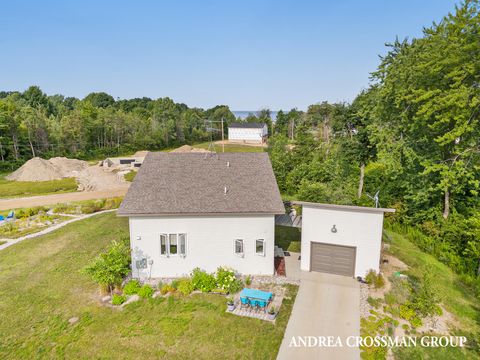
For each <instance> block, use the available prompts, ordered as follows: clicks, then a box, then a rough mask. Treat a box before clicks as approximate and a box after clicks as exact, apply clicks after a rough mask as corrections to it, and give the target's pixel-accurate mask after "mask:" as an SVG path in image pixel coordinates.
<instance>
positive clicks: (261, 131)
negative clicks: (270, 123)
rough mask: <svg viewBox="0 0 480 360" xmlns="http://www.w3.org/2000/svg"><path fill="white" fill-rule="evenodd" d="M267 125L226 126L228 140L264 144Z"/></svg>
mask: <svg viewBox="0 0 480 360" xmlns="http://www.w3.org/2000/svg"><path fill="white" fill-rule="evenodd" d="M267 137H268V127H267V124H260V123H232V124H230V125H229V126H228V140H229V141H241V142H256V143H264V142H266V141H267Z"/></svg>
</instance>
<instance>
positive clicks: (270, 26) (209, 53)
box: [0, 0, 456, 110]
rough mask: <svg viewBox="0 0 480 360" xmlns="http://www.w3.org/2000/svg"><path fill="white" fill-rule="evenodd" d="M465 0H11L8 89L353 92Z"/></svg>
mask: <svg viewBox="0 0 480 360" xmlns="http://www.w3.org/2000/svg"><path fill="white" fill-rule="evenodd" d="M455 3H456V2H455V1H446V0H422V1H418V0H401V1H400V0H397V1H392V0H371V1H368V0H363V1H360V0H357V1H353V0H350V1H302V0H299V1H282V0H275V1H261V0H257V1H228V0H224V1H168V2H167V1H143V0H139V1H123V0H117V1H101V0H98V1H90V0H88V1H65V0H64V1H33V0H31V1H22V0H2V20H1V22H0V90H24V89H26V88H27V87H28V86H29V85H39V86H40V87H41V88H42V89H43V90H44V91H45V92H47V93H48V94H56V93H61V94H65V95H67V96H76V97H84V96H85V95H86V94H88V93H89V92H92V91H105V92H108V93H110V94H112V95H113V96H114V97H119V98H132V97H141V96H149V97H152V98H157V97H164V96H169V97H171V98H172V99H173V100H175V101H177V102H184V103H186V104H187V105H189V106H199V107H211V106H214V105H216V104H226V105H229V106H230V108H231V109H233V110H258V109H260V108H263V107H268V108H270V109H272V110H278V109H290V108H293V107H297V108H299V109H305V108H306V107H307V106H308V105H309V104H313V103H316V102H319V101H324V100H327V101H332V102H334V101H351V100H352V99H353V98H354V97H355V95H356V94H357V93H358V92H359V91H361V90H362V89H363V88H365V87H367V86H368V82H369V73H370V72H372V71H373V70H375V68H376V66H377V65H378V61H379V60H378V55H380V54H383V53H385V46H384V44H385V42H390V41H393V40H394V39H395V36H399V37H400V38H404V37H409V38H411V37H418V36H420V35H421V33H422V27H423V26H429V25H431V23H432V21H438V20H440V19H441V18H442V16H443V15H446V14H447V13H448V12H449V11H452V10H453V9H454V4H455Z"/></svg>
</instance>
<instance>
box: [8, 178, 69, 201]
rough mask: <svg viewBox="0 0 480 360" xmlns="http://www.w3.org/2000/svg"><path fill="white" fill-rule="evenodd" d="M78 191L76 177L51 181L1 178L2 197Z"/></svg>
mask: <svg viewBox="0 0 480 360" xmlns="http://www.w3.org/2000/svg"><path fill="white" fill-rule="evenodd" d="M72 191H77V182H76V180H75V179H74V178H65V179H60V180H51V181H9V180H6V179H5V178H3V177H2V178H0V198H12V197H23V196H34V195H47V194H59V193H66V192H72Z"/></svg>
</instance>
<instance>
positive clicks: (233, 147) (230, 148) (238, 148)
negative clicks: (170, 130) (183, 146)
mask: <svg viewBox="0 0 480 360" xmlns="http://www.w3.org/2000/svg"><path fill="white" fill-rule="evenodd" d="M209 145H210V143H209V142H206V143H201V144H194V145H192V146H193V147H196V148H202V149H208V146H209ZM215 150H216V151H217V152H218V153H220V152H222V145H220V144H215ZM263 151H264V148H262V147H260V146H249V145H242V144H225V152H263Z"/></svg>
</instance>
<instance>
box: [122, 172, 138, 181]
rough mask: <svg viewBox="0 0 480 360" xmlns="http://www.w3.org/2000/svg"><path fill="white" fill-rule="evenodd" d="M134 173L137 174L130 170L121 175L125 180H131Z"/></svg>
mask: <svg viewBox="0 0 480 360" xmlns="http://www.w3.org/2000/svg"><path fill="white" fill-rule="evenodd" d="M135 175H137V172H136V171H133V170H132V171H130V172H128V173H126V174H125V175H123V177H124V178H125V181H129V182H132V181H133V179H135Z"/></svg>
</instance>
